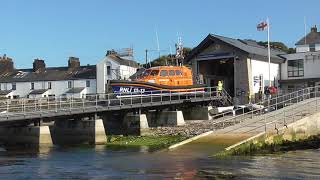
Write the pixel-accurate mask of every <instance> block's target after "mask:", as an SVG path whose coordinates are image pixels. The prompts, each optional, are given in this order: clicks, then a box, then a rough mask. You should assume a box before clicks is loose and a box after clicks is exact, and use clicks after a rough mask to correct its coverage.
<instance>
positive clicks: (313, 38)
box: [296, 31, 320, 45]
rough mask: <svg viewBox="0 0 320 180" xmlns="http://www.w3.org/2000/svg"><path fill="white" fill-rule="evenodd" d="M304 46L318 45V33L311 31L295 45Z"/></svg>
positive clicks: (319, 39)
mask: <svg viewBox="0 0 320 180" xmlns="http://www.w3.org/2000/svg"><path fill="white" fill-rule="evenodd" d="M305 40H306V41H305ZM305 44H320V32H315V31H311V32H310V33H309V34H307V36H304V37H303V38H301V39H300V40H299V41H298V42H297V43H296V45H305Z"/></svg>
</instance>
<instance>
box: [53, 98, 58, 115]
mask: <svg viewBox="0 0 320 180" xmlns="http://www.w3.org/2000/svg"><path fill="white" fill-rule="evenodd" d="M54 102H55V106H56V112H58V103H57V97H54Z"/></svg>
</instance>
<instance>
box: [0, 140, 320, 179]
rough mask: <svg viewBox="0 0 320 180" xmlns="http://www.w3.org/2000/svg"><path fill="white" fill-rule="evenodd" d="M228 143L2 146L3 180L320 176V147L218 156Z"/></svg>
mask: <svg viewBox="0 0 320 180" xmlns="http://www.w3.org/2000/svg"><path fill="white" fill-rule="evenodd" d="M222 148H223V147H217V146H210V145H208V144H189V145H187V146H185V147H183V148H178V149H176V150H173V151H168V150H161V151H150V150H149V149H148V148H147V147H140V148H137V149H110V148H107V147H105V146H95V147H86V146H85V147H54V148H45V147H41V148H40V150H34V151H32V150H28V151H27V150H22V149H19V150H4V149H3V150H2V151H1V152H0V179H215V178H221V179H279V178H280V179H320V149H316V150H299V151H291V152H286V153H278V154H271V155H264V156H251V157H235V158H230V159H224V160H222V159H216V158H209V157H208V156H209V155H210V154H212V153H213V152H217V151H219V150H221V149H222Z"/></svg>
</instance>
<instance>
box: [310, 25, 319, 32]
mask: <svg viewBox="0 0 320 180" xmlns="http://www.w3.org/2000/svg"><path fill="white" fill-rule="evenodd" d="M311 32H315V33H316V32H318V28H317V25H314V27H312V28H311Z"/></svg>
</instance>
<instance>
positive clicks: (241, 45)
mask: <svg viewBox="0 0 320 180" xmlns="http://www.w3.org/2000/svg"><path fill="white" fill-rule="evenodd" d="M213 43H225V44H228V45H231V46H232V47H234V48H236V49H237V50H240V51H242V52H245V53H247V54H248V55H249V56H257V57H258V58H259V59H258V60H262V61H267V60H268V49H267V48H266V47H264V46H261V45H259V44H258V43H257V42H256V41H253V40H242V39H234V38H229V37H224V36H220V35H215V34H209V35H208V36H207V37H206V38H205V39H204V40H203V41H202V42H201V43H200V44H199V45H198V46H197V47H195V48H193V49H192V51H191V52H190V53H189V55H188V56H187V57H186V58H185V61H186V62H189V61H190V60H191V59H193V58H194V57H195V56H197V55H198V54H199V53H201V52H202V51H203V50H204V49H205V48H207V47H209V46H210V45H211V44H213ZM281 54H286V53H285V52H283V51H280V50H277V49H271V61H272V62H274V63H282V62H283V61H284V59H283V58H282V57H281V56H280V55H281Z"/></svg>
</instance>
